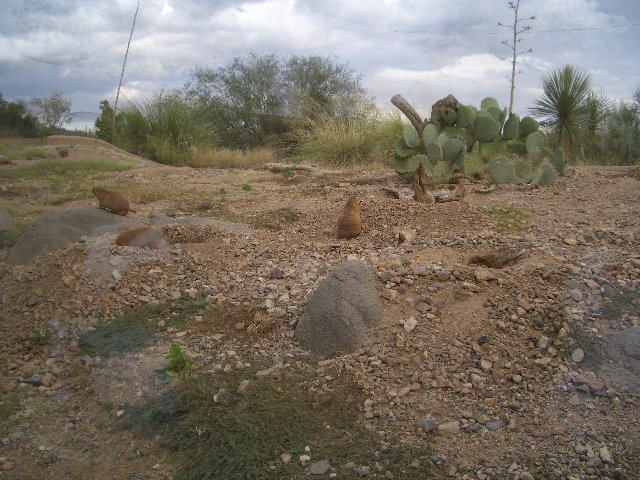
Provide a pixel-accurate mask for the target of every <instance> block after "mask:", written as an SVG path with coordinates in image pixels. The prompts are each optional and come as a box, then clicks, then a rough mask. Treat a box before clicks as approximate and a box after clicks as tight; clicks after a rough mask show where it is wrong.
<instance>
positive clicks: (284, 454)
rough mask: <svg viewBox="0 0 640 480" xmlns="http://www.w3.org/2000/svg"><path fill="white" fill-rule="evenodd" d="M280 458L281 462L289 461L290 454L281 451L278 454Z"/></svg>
mask: <svg viewBox="0 0 640 480" xmlns="http://www.w3.org/2000/svg"><path fill="white" fill-rule="evenodd" d="M280 460H282V463H290V462H291V455H289V454H288V453H283V454H282V455H280Z"/></svg>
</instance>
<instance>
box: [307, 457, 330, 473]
mask: <svg viewBox="0 0 640 480" xmlns="http://www.w3.org/2000/svg"><path fill="white" fill-rule="evenodd" d="M330 468H331V464H330V463H329V461H328V460H320V461H319V462H315V463H312V464H311V465H309V474H310V475H324V474H325V473H327V472H328V471H329V469H330Z"/></svg>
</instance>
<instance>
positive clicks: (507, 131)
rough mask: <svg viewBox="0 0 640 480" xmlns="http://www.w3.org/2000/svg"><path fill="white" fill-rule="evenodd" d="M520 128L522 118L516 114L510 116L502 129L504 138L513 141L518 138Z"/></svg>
mask: <svg viewBox="0 0 640 480" xmlns="http://www.w3.org/2000/svg"><path fill="white" fill-rule="evenodd" d="M519 128H520V117H519V116H518V115H517V114H516V113H512V114H511V115H509V118H508V119H507V121H506V122H504V127H502V138H504V139H505V140H513V139H514V138H516V137H517V136H518V129H519Z"/></svg>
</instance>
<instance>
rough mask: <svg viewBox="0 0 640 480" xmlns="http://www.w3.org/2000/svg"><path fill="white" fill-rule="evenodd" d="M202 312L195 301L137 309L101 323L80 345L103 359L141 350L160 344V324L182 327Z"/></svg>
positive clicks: (199, 304)
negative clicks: (160, 322)
mask: <svg viewBox="0 0 640 480" xmlns="http://www.w3.org/2000/svg"><path fill="white" fill-rule="evenodd" d="M201 309H202V303H201V302H200V301H198V300H196V301H194V300H191V299H180V300H177V301H175V302H166V303H162V304H159V305H151V304H150V305H142V306H139V307H134V308H131V309H129V310H128V311H127V312H125V313H124V314H123V315H122V316H121V317H118V318H116V319H115V320H112V321H110V322H101V323H98V324H97V325H96V327H95V328H94V329H93V330H90V331H88V332H86V333H84V334H82V335H81V336H80V338H79V339H78V345H79V346H80V349H81V350H82V351H83V352H84V353H88V354H89V355H91V356H96V355H98V356H101V357H108V356H113V355H120V354H122V353H125V352H129V351H132V350H134V351H135V350H139V349H142V348H145V347H148V346H149V345H153V344H155V343H156V342H157V338H156V332H157V331H158V322H159V321H161V320H162V321H164V323H165V326H173V327H179V326H181V325H183V324H184V323H185V322H186V321H187V319H188V318H190V317H192V316H193V315H195V314H199V313H200V311H201Z"/></svg>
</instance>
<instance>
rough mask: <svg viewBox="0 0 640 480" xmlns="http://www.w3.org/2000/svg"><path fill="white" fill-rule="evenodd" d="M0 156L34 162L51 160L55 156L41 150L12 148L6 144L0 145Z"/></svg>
mask: <svg viewBox="0 0 640 480" xmlns="http://www.w3.org/2000/svg"><path fill="white" fill-rule="evenodd" d="M0 155H4V156H5V157H9V158H15V159H19V160H33V159H34V158H49V157H53V156H54V155H53V154H49V153H47V152H45V151H44V150H42V149H41V148H35V147H12V146H10V145H5V144H0Z"/></svg>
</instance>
